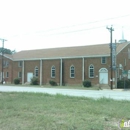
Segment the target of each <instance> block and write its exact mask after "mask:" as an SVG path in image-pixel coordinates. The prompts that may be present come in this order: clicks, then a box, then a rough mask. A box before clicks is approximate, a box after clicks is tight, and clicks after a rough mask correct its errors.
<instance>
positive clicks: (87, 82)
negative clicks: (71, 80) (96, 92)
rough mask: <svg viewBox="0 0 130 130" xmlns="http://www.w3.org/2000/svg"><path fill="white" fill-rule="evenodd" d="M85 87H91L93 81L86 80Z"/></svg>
mask: <svg viewBox="0 0 130 130" xmlns="http://www.w3.org/2000/svg"><path fill="white" fill-rule="evenodd" d="M83 86H84V87H91V81H88V80H84V81H83Z"/></svg>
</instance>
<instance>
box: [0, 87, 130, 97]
mask: <svg viewBox="0 0 130 130" xmlns="http://www.w3.org/2000/svg"><path fill="white" fill-rule="evenodd" d="M0 92H36V93H48V94H54V95H55V94H63V95H69V96H80V97H81V96H84V97H91V98H94V99H98V98H102V97H106V98H113V99H116V100H130V91H121V90H78V89H57V88H36V87H19V86H18V87H17V86H15V87H14V86H13V87H12V86H5V85H4V86H0Z"/></svg>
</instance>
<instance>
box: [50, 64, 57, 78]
mask: <svg viewBox="0 0 130 130" xmlns="http://www.w3.org/2000/svg"><path fill="white" fill-rule="evenodd" d="M55 76H56V68H55V66H54V65H53V66H52V67H51V78H55Z"/></svg>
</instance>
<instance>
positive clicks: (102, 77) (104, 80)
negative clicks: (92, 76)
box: [99, 68, 108, 84]
mask: <svg viewBox="0 0 130 130" xmlns="http://www.w3.org/2000/svg"><path fill="white" fill-rule="evenodd" d="M99 83H100V84H108V70H107V69H106V68H101V69H100V70H99Z"/></svg>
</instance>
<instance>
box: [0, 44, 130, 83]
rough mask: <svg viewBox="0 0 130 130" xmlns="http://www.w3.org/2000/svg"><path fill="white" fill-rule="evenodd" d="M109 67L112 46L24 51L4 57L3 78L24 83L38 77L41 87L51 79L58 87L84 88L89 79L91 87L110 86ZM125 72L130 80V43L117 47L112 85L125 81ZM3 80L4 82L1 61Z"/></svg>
mask: <svg viewBox="0 0 130 130" xmlns="http://www.w3.org/2000/svg"><path fill="white" fill-rule="evenodd" d="M1 57H2V56H1ZM110 66H111V56H110V46H109V44H97V45H87V46H78V47H63V48H51V49H37V50H24V51H20V52H17V53H15V54H12V55H8V54H4V56H3V79H4V81H5V83H13V80H14V79H15V78H20V80H21V83H22V84H24V83H26V82H30V80H31V78H32V77H33V76H36V77H38V79H39V84H40V85H44V84H48V83H49V80H50V79H52V80H54V81H56V82H57V83H58V84H59V85H81V84H82V81H84V80H90V81H91V83H92V84H108V85H110V77H111V68H110ZM124 70H126V71H127V72H128V73H127V78H128V79H130V44H129V42H126V43H117V44H116V69H115V70H113V82H115V81H116V80H117V79H121V78H122V72H123V71H124ZM0 81H2V60H1V59H0ZM114 84H116V83H114Z"/></svg>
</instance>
